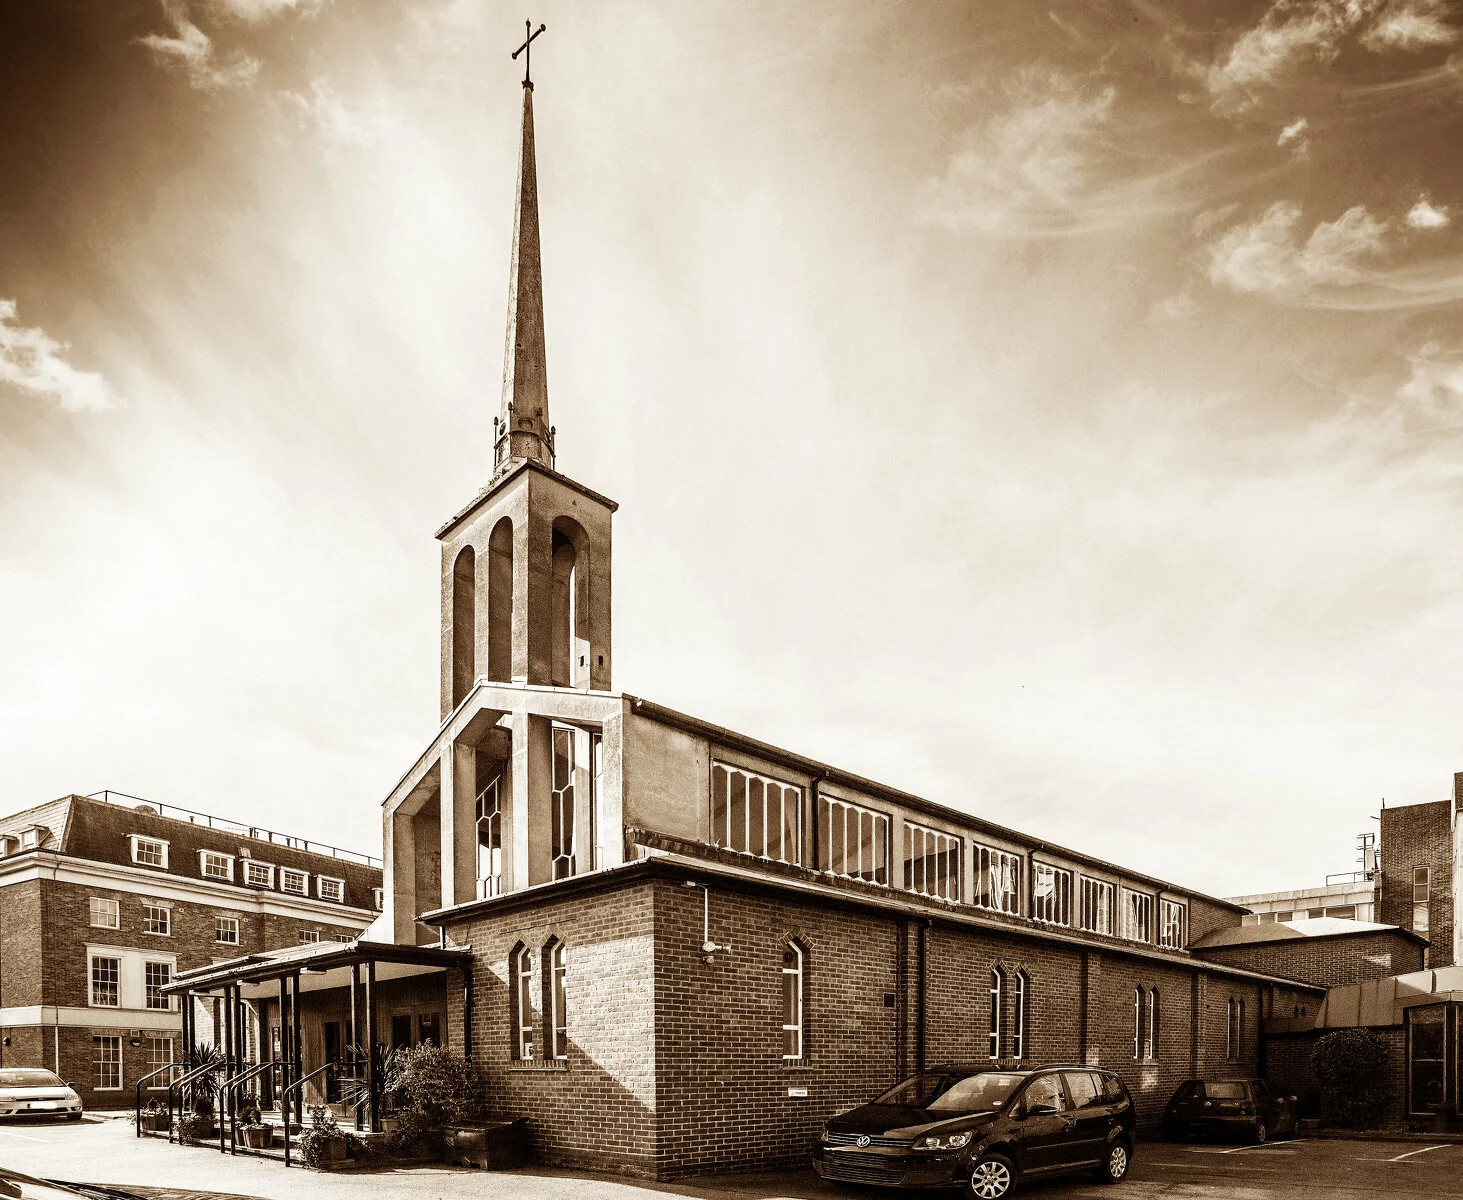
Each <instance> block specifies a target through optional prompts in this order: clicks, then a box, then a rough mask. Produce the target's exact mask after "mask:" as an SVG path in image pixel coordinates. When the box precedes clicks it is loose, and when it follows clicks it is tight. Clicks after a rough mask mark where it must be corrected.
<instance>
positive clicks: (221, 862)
mask: <svg viewBox="0 0 1463 1200" xmlns="http://www.w3.org/2000/svg"><path fill="white" fill-rule="evenodd" d="M114 795H115V793H112V794H109V795H106V796H104V797H101V798H93V797H85V796H65V797H63V798H61V799H60V800H54V801H52V802H50V803H49V804H43V805H40V806H38V807H35V808H30V809H26V810H25V811H23V812H19V813H15V814H14V815H12V816H9V817H5V818H0V1063H3V1064H4V1065H6V1066H44V1067H48V1068H51V1069H52V1070H54V1071H56V1072H57V1073H58V1074H59V1075H61V1076H62V1078H64V1079H66V1080H67V1081H68V1082H70V1083H71V1085H72V1086H73V1087H75V1088H76V1089H77V1091H78V1092H79V1093H80V1094H81V1097H82V1100H83V1101H84V1102H85V1103H86V1105H87V1107H89V1108H120V1107H131V1105H132V1101H133V1089H134V1086H135V1084H136V1082H137V1081H138V1080H139V1079H141V1078H142V1077H143V1076H144V1075H146V1074H147V1073H148V1072H150V1071H152V1070H154V1069H156V1068H157V1067H158V1066H160V1065H162V1064H163V1063H166V1062H168V1061H171V1060H173V1059H174V1058H176V1057H178V1056H179V1055H180V1054H181V1051H182V1048H183V1047H182V1043H181V1041H180V1040H179V1039H180V1037H181V1016H180V1013H179V1011H178V1005H177V1003H176V1001H174V1000H173V999H172V997H171V996H169V995H168V994H167V992H166V991H165V989H166V988H167V987H168V986H169V985H170V984H171V982H172V980H173V978H174V976H175V975H176V974H177V973H178V972H180V971H186V970H189V969H193V968H197V967H200V966H204V965H206V964H209V963H213V962H216V961H218V960H220V959H225V958H235V957H237V956H239V955H241V954H248V953H251V952H257V951H262V950H265V949H269V948H273V947H280V946H299V945H300V944H302V943H304V942H316V941H336V940H345V941H350V940H352V939H354V938H355V937H356V936H357V935H358V934H359V933H360V932H361V931H362V930H363V929H364V928H365V927H366V926H367V925H368V924H369V923H370V922H371V920H372V919H373V918H374V917H375V915H376V911H377V909H378V907H379V906H380V902H381V868H380V866H379V863H378V861H377V860H375V859H369V858H367V857H366V856H364V855H354V854H350V853H348V852H346V851H339V850H335V849H334V848H333V847H320V846H317V845H316V844H314V843H305V842H303V841H302V840H300V839H296V838H288V837H283V836H281V835H278V834H272V833H270V832H268V831H267V830H262V829H251V828H249V827H246V826H240V825H235V824H233V823H231V822H226V821H220V820H217V819H216V818H212V817H207V816H204V815H202V814H198V813H189V812H186V811H185V810H182V809H174V808H171V807H168V806H163V805H157V804H147V803H142V802H138V801H136V800H134V799H131V798H128V799H127V801H126V803H118V802H115V801H113V800H112V799H111V798H110V796H114ZM201 1016H202V1020H201V1023H200V1026H199V1029H198V1037H199V1038H200V1039H201V1040H205V1041H211V1040H212V1039H213V1037H214V1025H213V1022H212V1020H211V1019H210V1018H211V1010H209V1009H207V1008H205V1009H204V1010H203V1012H202V1014H201Z"/></svg>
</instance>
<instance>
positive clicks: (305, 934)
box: [300, 929, 320, 946]
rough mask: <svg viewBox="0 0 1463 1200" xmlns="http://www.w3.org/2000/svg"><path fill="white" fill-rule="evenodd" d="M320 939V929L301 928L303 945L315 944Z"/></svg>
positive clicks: (301, 943) (301, 942)
mask: <svg viewBox="0 0 1463 1200" xmlns="http://www.w3.org/2000/svg"><path fill="white" fill-rule="evenodd" d="M319 940H320V931H319V930H318V929H302V930H300V945H302V946H309V945H313V944H314V943H316V942H318V941H319Z"/></svg>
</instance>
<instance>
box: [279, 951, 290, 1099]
mask: <svg viewBox="0 0 1463 1200" xmlns="http://www.w3.org/2000/svg"><path fill="white" fill-rule="evenodd" d="M289 1011H290V1002H289V989H288V987H287V980H286V978H285V976H283V975H281V976H280V977H279V1057H280V1061H282V1062H283V1063H284V1064H285V1065H284V1066H283V1067H281V1068H280V1073H279V1115H280V1116H281V1117H282V1118H283V1119H284V1123H285V1124H286V1125H288V1124H289V1122H290V1114H289V1113H288V1112H287V1111H286V1110H285V1091H286V1089H287V1088H288V1087H289V1086H290V1083H291V1079H290V1073H291V1071H292V1070H293V1068H292V1067H291V1066H290V1061H291V1058H292V1055H291V1052H290V1027H289V1025H288V1024H287V1022H288V1020H289Z"/></svg>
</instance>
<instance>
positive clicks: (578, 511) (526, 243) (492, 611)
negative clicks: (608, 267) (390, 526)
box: [437, 26, 617, 718]
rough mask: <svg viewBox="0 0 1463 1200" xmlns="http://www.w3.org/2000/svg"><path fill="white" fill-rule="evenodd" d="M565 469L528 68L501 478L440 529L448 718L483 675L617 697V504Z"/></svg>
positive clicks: (497, 444)
mask: <svg viewBox="0 0 1463 1200" xmlns="http://www.w3.org/2000/svg"><path fill="white" fill-rule="evenodd" d="M542 32H543V27H542V26H540V28H539V30H538V33H542ZM538 33H533V34H531V36H530V37H529V40H528V41H527V42H525V43H524V45H523V46H521V47H520V48H519V49H520V52H524V53H526V52H527V51H528V49H529V46H530V44H531V43H532V40H533V38H534V37H537V36H538ZM515 57H516V55H515ZM555 463H556V458H555V430H554V427H553V426H552V425H551V424H550V423H549V391H548V371H547V354H546V351H545V343H544V302H543V272H542V263H541V259H540V254H539V220H538V171H537V166H536V162H535V147H534V133H533V81H532V80H531V79H530V78H529V77H528V74H527V70H526V69H525V73H524V80H523V134H522V142H521V144H520V149H519V156H518V190H517V197H516V203H515V206H514V218H513V247H512V256H511V265H510V269H509V276H508V330H507V338H506V345H505V349H504V354H503V389H502V393H501V398H500V401H499V406H498V415H497V417H496V418H495V419H494V421H493V471H492V476H491V478H490V480H489V482H488V484H487V486H486V487H484V488H483V489H482V490H481V491H479V492H478V494H477V496H476V498H475V499H474V500H473V501H472V503H470V504H469V505H467V507H465V508H464V509H462V510H461V511H460V512H458V513H457V514H456V515H455V516H454V517H453V518H452V519H451V520H450V521H448V522H447V523H446V524H445V525H443V526H442V527H441V528H440V529H439V530H437V539H438V541H440V542H441V543H442V703H441V709H442V716H443V717H444V718H445V717H446V716H447V714H448V713H450V712H451V711H452V710H453V709H455V708H456V707H457V705H458V704H460V703H461V702H462V700H463V698H464V697H465V696H466V695H467V694H468V692H470V691H471V690H472V687H473V683H474V681H475V680H477V679H487V680H489V681H492V682H495V683H506V684H513V683H516V684H527V685H538V686H546V687H562V688H577V689H579V690H582V691H589V690H593V691H608V690H609V689H610V678H611V677H610V518H611V516H612V515H613V513H614V511H615V509H616V507H617V505H616V504H615V502H614V501H613V500H609V499H607V498H606V497H604V496H601V495H599V494H598V493H597V492H593V491H590V490H589V489H588V488H586V487H584V486H583V485H582V484H579V483H576V482H575V481H574V480H572V479H570V478H569V477H568V476H567V475H562V474H560V473H559V472H558V470H557V469H556V466H555Z"/></svg>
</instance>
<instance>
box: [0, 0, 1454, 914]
mask: <svg viewBox="0 0 1463 1200" xmlns="http://www.w3.org/2000/svg"><path fill="white" fill-rule="evenodd" d="M528 15H531V16H532V18H533V20H534V23H535V26H536V25H537V24H538V23H539V22H540V21H542V22H543V23H545V24H546V25H547V27H548V28H547V32H546V33H545V34H544V35H543V36H542V37H541V38H539V40H538V41H536V42H535V43H534V51H533V70H534V77H535V85H536V86H535V93H534V108H535V113H534V116H535V125H536V138H537V148H538V169H539V193H540V205H541V225H542V238H543V271H544V289H545V310H546V327H547V344H548V375H549V398H550V412H551V419H552V421H553V423H554V424H555V425H556V427H557V429H558V439H557V449H558V466H559V469H560V470H562V471H564V472H566V473H567V474H569V475H571V476H572V477H574V478H576V479H578V480H579V481H581V482H582V483H584V484H585V485H587V486H589V487H591V488H593V489H594V490H596V491H599V492H601V493H603V494H606V495H609V496H612V497H614V498H615V499H616V500H618V501H619V503H620V506H621V507H620V510H619V513H618V515H617V517H616V525H615V560H616V561H615V587H614V636H615V665H616V675H615V681H614V682H615V686H616V687H617V688H620V689H623V690H625V691H628V692H632V693H634V694H637V695H642V696H646V697H649V698H651V699H653V700H656V701H658V702H660V703H663V704H667V705H670V706H672V707H675V708H679V709H682V710H684V711H688V712H691V713H694V714H696V715H698V716H701V717H703V718H706V719H708V720H711V721H714V722H716V723H718V724H722V725H726V726H729V727H731V728H734V729H738V730H740V731H743V732H745V733H747V734H749V735H752V736H754V737H757V738H761V739H763V740H766V741H770V742H774V743H777V744H779V745H784V746H787V747H789V748H791V749H794V750H797V751H799V752H801V753H804V754H807V755H809V756H812V757H815V758H819V759H822V760H824V761H829V762H832V763H835V764H837V765H839V766H841V767H843V768H845V769H848V770H851V771H855V772H857V773H860V774H863V775H867V776H870V777H873V778H876V779H879V780H881V781H883V782H886V783H888V784H891V785H894V786H897V787H900V788H904V789H907V790H910V791H914V792H918V793H920V794H922V795H925V796H928V797H929V798H931V799H933V800H936V801H940V802H942V803H946V804H949V805H952V806H954V807H956V808H960V809H963V810H966V811H969V812H972V813H976V814H979V815H980V816H982V817H985V818H987V819H991V820H994V821H998V822H1001V823H1003V824H1006V825H1009V826H1012V827H1014V828H1016V829H1019V830H1022V831H1024V832H1027V833H1030V834H1034V835H1037V836H1040V837H1044V838H1048V839H1051V840H1054V841H1057V842H1059V843H1063V844H1066V845H1070V846H1074V847H1077V848H1080V849H1082V850H1084V851H1086V852H1088V853H1091V854H1096V855H1099V856H1101V857H1105V858H1109V859H1112V860H1116V861H1118V862H1121V863H1124V864H1126V865H1128V866H1131V867H1133V868H1136V869H1139V870H1144V871H1148V872H1150V873H1152V874H1155V875H1158V876H1160V877H1162V878H1166V879H1170V880H1174V881H1177V882H1180V883H1182V884H1185V885H1187V886H1191V887H1195V888H1198V889H1200V890H1204V891H1208V892H1211V893H1215V894H1220V895H1231V894H1239V893H1244V892H1250V891H1259V890H1268V889H1277V888H1285V887H1300V886H1305V885H1308V884H1314V883H1318V882H1319V881H1320V880H1321V878H1322V877H1323V876H1324V875H1325V874H1326V873H1328V872H1339V871H1347V870H1351V869H1352V867H1353V860H1354V857H1355V851H1354V840H1355V836H1356V835H1357V834H1358V833H1360V832H1363V831H1366V830H1369V829H1370V830H1374V829H1375V828H1376V826H1375V824H1374V823H1373V821H1372V819H1371V818H1372V816H1373V815H1374V814H1375V813H1376V811H1377V809H1378V807H1379V806H1380V805H1381V804H1382V803H1383V801H1384V800H1385V802H1386V803H1387V804H1389V805H1392V804H1406V803H1418V802H1423V801H1430V800H1440V799H1444V798H1446V797H1448V796H1449V795H1450V793H1451V786H1452V775H1453V772H1454V771H1455V770H1463V721H1460V716H1463V703H1460V699H1459V691H1458V682H1457V681H1458V680H1459V679H1460V678H1463V637H1460V636H1459V633H1460V628H1463V537H1460V535H1459V530H1460V529H1463V232H1460V230H1463V159H1460V156H1459V155H1458V153H1457V147H1458V146H1459V145H1460V144H1463V104H1460V101H1463V15H1460V14H1459V13H1458V11H1457V10H1455V9H1453V8H1451V7H1450V6H1449V5H1448V4H1446V3H1444V2H1442V0H1280V2H1278V3H1266V2H1263V0H1262V2H1260V3H1213V4H1207V5H1195V4H1190V3H1182V2H1180V0H1173V2H1172V3H1168V4H1160V3H1157V2H1155V0H1071V2H1065V0H1064V2H1061V3H1053V4H1033V3H1031V2H1030V0H982V2H981V3H979V4H975V3H940V2H935V0H931V2H927V3H921V4H918V5H912V4H898V3H877V2H875V0H869V2H868V3H860V4H857V5H850V4H846V3H834V2H825V0H798V2H796V3H790V2H789V3H783V4H776V3H752V2H750V0H748V2H741V3H727V2H708V3H702V4H696V5H686V4H683V3H678V2H676V0H666V2H664V3H650V2H645V3H629V2H625V3H603V4H596V5H593V6H589V5H583V4H571V3H559V2H554V0H536V6H535V8H534V9H533V11H532V13H531V14H530V13H526V12H524V11H522V10H521V6H518V7H513V8H509V7H506V6H504V5H502V4H498V3H490V2H487V0H482V2H470V0H372V2H371V3H369V4H367V3H350V2H348V0H334V2H330V0H313V2H312V0H166V2H160V0H50V2H48V3H47V4H44V5H36V4H32V3H27V2H25V0H3V2H0V111H3V112H4V113H5V114H6V116H5V119H4V120H3V121H0V162H3V163H5V164H6V166H5V169H4V170H3V172H0V806H3V808H4V809H5V810H6V811H10V810H14V809H18V808H21V807H24V806H28V805H30V804H34V803H39V802H42V801H44V800H46V799H50V798H52V797H55V796H58V795H62V794H65V793H67V792H81V793H86V792H92V791H96V790H99V789H102V788H110V789H114V790H118V791H123V792H128V793H132V794H135V795H138V796H143V797H146V798H148V799H151V800H154V801H159V802H163V803H170V804H175V805H180V806H183V807H187V808H193V809H198V810H202V811H205V812H210V813H215V814H218V815H222V816H227V817H231V818H234V819H238V820H246V821H248V822H250V823H252V824H256V825H263V826H267V827H271V828H275V829H279V830H283V831H285V832H290V833H296V834H300V835H303V836H308V837H311V838H315V839H319V840H324V841H328V842H333V843H336V844H341V845H345V846H347V847H351V848H356V849H363V850H368V851H372V852H378V853H379V844H380V809H379V805H380V802H381V801H382V799H384V797H385V796H386V794H387V793H388V792H389V790H390V789H391V787H392V785H393V784H394V783H395V782H396V780H397V779H398V777H399V776H400V775H401V773H402V772H403V771H404V770H406V768H407V767H408V766H410V764H411V763H412V761H413V760H414V759H415V757H416V756H417V754H418V753H420V751H421V749H422V748H423V747H424V746H425V744H426V743H427V741H428V740H429V739H430V738H431V737H432V735H433V734H434V732H435V730H436V722H437V689H438V662H437V655H438V638H439V621H440V613H439V603H440V599H439V596H440V593H439V586H440V585H439V579H438V571H439V550H438V545H437V543H436V542H435V541H434V539H433V537H432V534H433V531H434V530H435V529H436V528H437V526H438V525H439V524H440V523H441V522H442V521H443V520H445V519H446V517H448V516H449V515H451V514H452V513H453V512H455V511H456V510H457V509H458V508H460V507H461V506H462V505H463V504H464V503H465V502H466V501H467V500H469V499H471V497H472V496H473V495H474V494H475V492H476V490H477V489H478V488H479V487H480V486H482V484H484V483H485V482H486V481H487V479H488V477H489V475H490V473H491V462H492V445H491V438H492V418H493V416H494V415H495V413H496V409H497V402H498V395H499V389H500V386H501V372H502V347H503V328H504V317H505V305H506V291H507V280H508V256H509V242H510V234H511V230H512V220H513V189H514V178H513V176H514V170H515V166H516V159H517V139H518V132H519V113H520V105H521V94H522V93H521V88H520V80H521V61H520V63H514V62H512V61H511V60H510V58H509V54H510V52H511V50H512V49H513V48H514V47H515V46H517V45H518V43H519V42H520V41H521V40H522V37H523V20H524V17H525V16H528Z"/></svg>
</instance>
